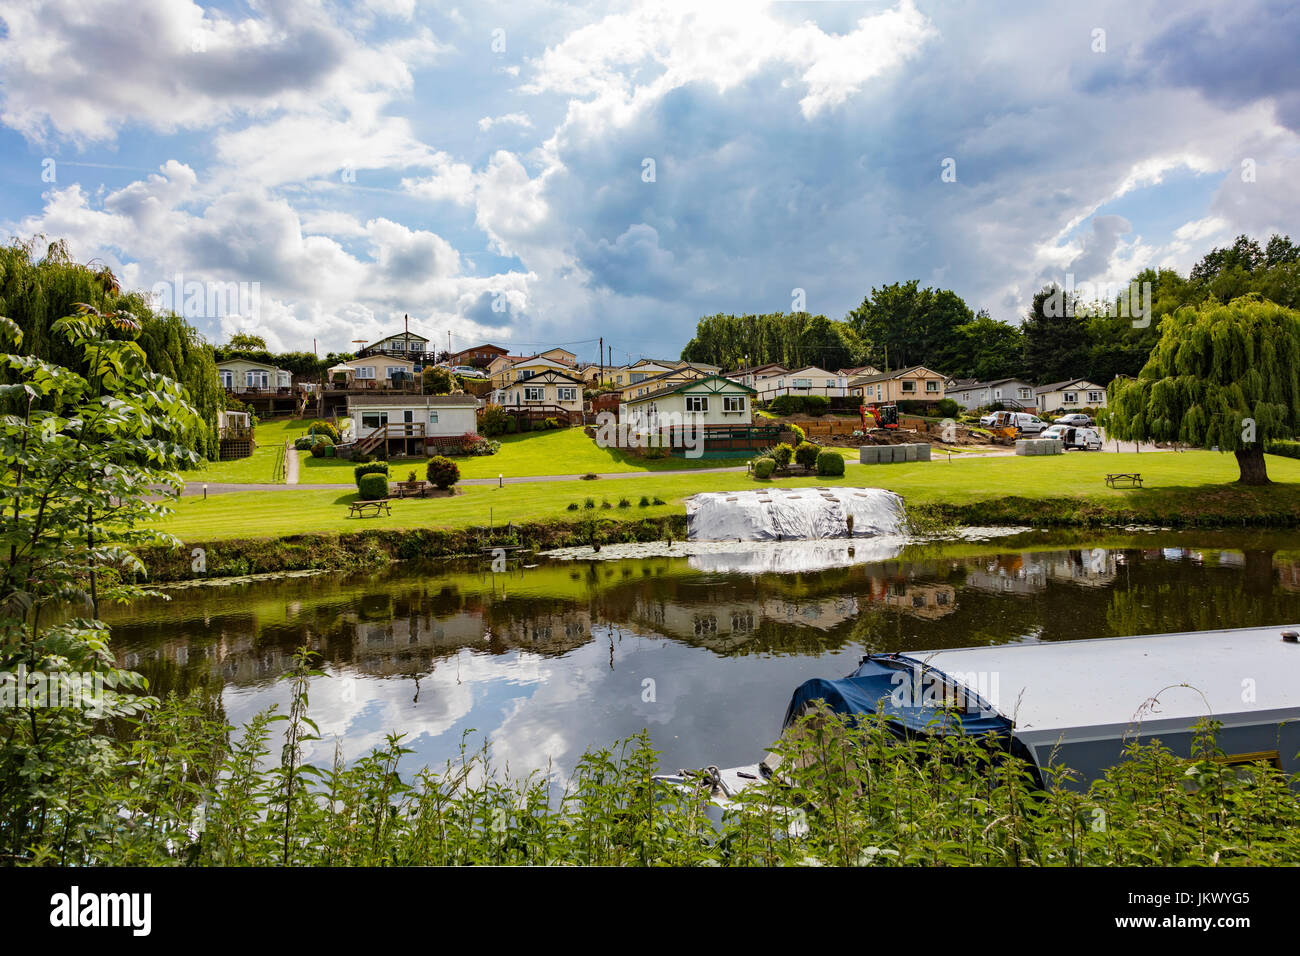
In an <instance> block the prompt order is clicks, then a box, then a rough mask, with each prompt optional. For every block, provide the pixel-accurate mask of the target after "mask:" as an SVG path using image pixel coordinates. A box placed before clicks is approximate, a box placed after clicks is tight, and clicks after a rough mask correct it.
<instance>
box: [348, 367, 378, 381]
mask: <svg viewBox="0 0 1300 956" xmlns="http://www.w3.org/2000/svg"><path fill="white" fill-rule="evenodd" d="M352 376H353V378H374V377H375V367H374V366H373V365H360V366H358V367H357V369H356V371H354V372H353V373H352Z"/></svg>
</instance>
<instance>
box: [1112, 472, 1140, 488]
mask: <svg viewBox="0 0 1300 956" xmlns="http://www.w3.org/2000/svg"><path fill="white" fill-rule="evenodd" d="M1120 482H1127V483H1128V487H1130V488H1141V487H1142V476H1141V475H1140V474H1138V473H1137V472H1136V471H1121V472H1117V473H1115V474H1113V475H1107V476H1106V484H1108V485H1110V486H1111V487H1112V488H1118V487H1119V483H1120Z"/></svg>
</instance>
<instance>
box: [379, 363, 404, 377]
mask: <svg viewBox="0 0 1300 956" xmlns="http://www.w3.org/2000/svg"><path fill="white" fill-rule="evenodd" d="M405 374H406V369H404V368H402V367H401V366H400V365H390V366H388V368H386V369H384V375H385V376H386V377H388V378H401V377H402V376H403V375H405Z"/></svg>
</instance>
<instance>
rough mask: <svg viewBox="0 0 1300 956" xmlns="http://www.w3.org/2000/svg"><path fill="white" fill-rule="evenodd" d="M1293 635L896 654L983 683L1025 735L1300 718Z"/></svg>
mask: <svg viewBox="0 0 1300 956" xmlns="http://www.w3.org/2000/svg"><path fill="white" fill-rule="evenodd" d="M1289 630H1294V631H1300V625H1285V624H1284V625H1276V626H1271V627H1246V628H1228V629H1224V630H1217V631H1189V632H1182V633H1170V634H1150V635H1145V636H1140V637H1105V638H1098V639H1094V640H1078V641H1060V642H1051V643H1047V642H1033V643H1023V644H1000V645H995V646H985V647H964V648H956V649H953V650H936V651H909V652H906V653H903V654H899V655H898V656H899V657H906V658H910V659H912V660H914V661H918V662H924V663H925V664H927V665H928V666H930V667H933V668H937V669H938V670H940V671H942V672H943V673H944V674H945V675H947V676H948V677H949V678H951V679H953V680H955V681H958V682H960V683H963V684H967V685H968V686H970V687H971V688H972V689H975V686H976V684H977V683H978V684H979V687H978V691H979V693H980V695H981V696H983V697H984V698H985V699H987V700H988V701H989V702H990V703H991V704H992V705H993V707H995V708H996V709H997V710H998V712H999V713H1001V714H1002V715H1003V716H1005V717H1008V718H1010V719H1011V720H1012V721H1014V724H1015V729H1016V734H1017V736H1023V735H1024V733H1023V732H1030V733H1036V732H1046V731H1052V732H1064V731H1069V730H1077V729H1080V728H1097V727H1102V726H1115V725H1124V724H1135V723H1139V722H1155V721H1164V720H1183V721H1186V720H1195V719H1196V718H1199V717H1202V716H1215V717H1223V716H1225V715H1229V714H1252V713H1260V714H1262V713H1264V712H1275V711H1279V710H1287V709H1290V710H1294V711H1296V712H1297V716H1300V681H1297V680H1296V676H1297V674H1300V644H1293V643H1289V642H1287V641H1284V640H1283V639H1282V632H1283V631H1289ZM980 675H982V676H980ZM994 685H995V686H996V690H994V689H993V688H994ZM1157 697H1158V698H1159V700H1158V703H1155V704H1154V705H1153V704H1152V703H1151V701H1152V700H1153V698H1157Z"/></svg>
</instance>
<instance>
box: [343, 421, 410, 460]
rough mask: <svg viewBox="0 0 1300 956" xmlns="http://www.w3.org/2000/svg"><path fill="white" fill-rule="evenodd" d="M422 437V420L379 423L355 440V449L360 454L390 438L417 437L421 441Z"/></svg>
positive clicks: (368, 451) (369, 450) (373, 448)
mask: <svg viewBox="0 0 1300 956" xmlns="http://www.w3.org/2000/svg"><path fill="white" fill-rule="evenodd" d="M424 437H425V426H424V422H389V423H388V424H387V425H380V426H379V427H378V428H376V429H375V430H374V431H372V432H371V433H370V434H369V435H366V436H364V437H363V438H361V439H360V440H359V441H358V442H357V450H358V451H360V452H361V453H362V454H369V453H370V452H372V451H374V450H375V449H376V448H378V447H379V445H380V443H381V442H387V441H389V440H390V439H410V438H418V439H420V440H421V441H423V440H424Z"/></svg>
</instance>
